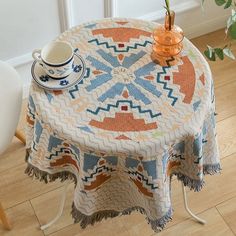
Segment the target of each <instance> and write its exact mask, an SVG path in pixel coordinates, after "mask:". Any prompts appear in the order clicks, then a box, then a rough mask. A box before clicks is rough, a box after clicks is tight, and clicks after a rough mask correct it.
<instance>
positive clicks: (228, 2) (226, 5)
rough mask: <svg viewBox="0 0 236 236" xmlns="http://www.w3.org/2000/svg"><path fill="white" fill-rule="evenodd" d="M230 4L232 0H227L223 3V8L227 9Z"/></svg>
mask: <svg viewBox="0 0 236 236" xmlns="http://www.w3.org/2000/svg"><path fill="white" fill-rule="evenodd" d="M231 5H232V0H228V1H227V2H226V4H225V7H224V9H227V8H229V7H231Z"/></svg>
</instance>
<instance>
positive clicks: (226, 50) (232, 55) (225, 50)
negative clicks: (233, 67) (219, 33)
mask: <svg viewBox="0 0 236 236" xmlns="http://www.w3.org/2000/svg"><path fill="white" fill-rule="evenodd" d="M223 52H224V54H225V56H227V57H229V58H231V59H233V60H235V56H234V54H233V52H232V51H231V50H230V48H225V49H223Z"/></svg>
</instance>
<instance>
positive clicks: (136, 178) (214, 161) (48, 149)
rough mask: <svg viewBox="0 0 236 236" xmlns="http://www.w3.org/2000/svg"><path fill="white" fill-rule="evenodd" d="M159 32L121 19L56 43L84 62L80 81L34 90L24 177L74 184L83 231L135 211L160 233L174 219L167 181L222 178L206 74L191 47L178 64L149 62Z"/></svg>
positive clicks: (197, 185)
mask: <svg viewBox="0 0 236 236" xmlns="http://www.w3.org/2000/svg"><path fill="white" fill-rule="evenodd" d="M155 27H156V24H155V23H153V22H146V21H141V20H133V19H118V18H116V19H115V18H114V19H104V20H100V21H95V22H90V23H86V24H83V25H81V26H78V27H75V28H73V29H71V30H69V31H67V32H65V33H64V34H62V35H61V36H60V37H59V38H58V39H56V40H59V41H60V40H62V41H67V42H69V43H70V44H71V45H72V46H73V47H74V48H75V51H76V53H79V54H80V55H81V56H82V57H83V58H84V60H85V63H86V73H85V76H84V79H83V80H82V81H81V82H79V83H78V84H76V85H75V86H73V87H71V88H70V89H68V90H63V91H46V90H43V89H42V88H40V87H38V86H37V85H36V84H35V83H33V82H32V85H31V90H30V96H29V103H28V104H29V105H28V115H27V155H26V160H27V163H28V167H27V169H26V172H27V173H28V174H29V175H30V176H35V177H36V178H39V179H40V180H44V181H45V182H48V181H53V180H55V179H57V178H60V179H61V180H66V179H68V178H73V179H74V180H75V183H76V187H75V192H74V202H73V206H72V216H73V217H74V219H75V222H80V224H81V226H82V227H86V226H87V225H88V224H93V223H95V222H96V221H100V220H102V219H103V218H107V217H115V216H118V215H122V214H123V215H124V214H130V213H131V212H132V211H134V210H138V211H140V212H141V213H143V214H145V215H146V218H147V221H148V222H149V223H150V224H151V227H152V229H153V230H154V231H159V230H161V229H162V228H163V227H164V225H165V224H166V222H168V221H169V220H170V219H171V216H172V206H171V199H170V194H171V192H170V185H171V177H172V176H173V175H176V176H177V178H178V179H179V180H181V181H182V182H183V183H184V184H185V185H186V186H189V187H190V189H193V190H195V191H199V190H200V189H201V188H202V186H203V184H204V180H203V178H204V174H214V173H216V172H219V171H220V164H219V154H218V148H217V142H216V133H215V105H214V91H213V81H212V76H211V71H210V69H209V66H208V64H207V62H206V61H205V59H204V57H203V56H202V55H201V54H200V52H199V51H198V50H197V49H196V48H195V47H194V46H193V45H192V43H190V42H189V41H188V40H187V39H184V41H183V45H184V48H183V51H182V52H181V58H180V59H179V60H178V63H177V64H176V63H174V61H173V60H174V58H169V59H168V60H166V61H164V62H163V61H162V63H165V66H160V65H158V64H156V63H153V61H152V60H151V57H150V55H151V52H152V31H153V29H154V28H155ZM174 64H175V65H174ZM76 69H77V70H79V69H80V68H76Z"/></svg>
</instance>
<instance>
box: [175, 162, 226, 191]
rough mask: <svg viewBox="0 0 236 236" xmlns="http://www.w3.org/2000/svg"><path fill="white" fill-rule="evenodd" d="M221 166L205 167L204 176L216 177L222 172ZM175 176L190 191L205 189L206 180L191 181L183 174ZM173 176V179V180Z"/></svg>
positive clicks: (208, 165) (209, 165)
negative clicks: (215, 175)
mask: <svg viewBox="0 0 236 236" xmlns="http://www.w3.org/2000/svg"><path fill="white" fill-rule="evenodd" d="M221 170H222V169H221V166H220V164H219V163H218V164H213V165H211V164H207V165H203V174H204V175H207V174H209V175H214V174H218V173H220V172H221ZM173 175H175V176H176V177H177V179H178V180H180V181H181V182H182V183H183V184H184V186H185V187H189V189H190V190H194V191H195V192H199V191H201V189H202V188H203V187H204V185H205V182H204V180H197V179H191V178H189V177H188V176H186V175H184V174H181V173H173V174H172V176H173ZM172 176H171V178H172Z"/></svg>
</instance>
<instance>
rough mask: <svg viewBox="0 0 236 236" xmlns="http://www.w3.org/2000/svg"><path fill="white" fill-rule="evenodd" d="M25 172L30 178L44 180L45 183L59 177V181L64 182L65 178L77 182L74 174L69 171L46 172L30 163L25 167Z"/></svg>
mask: <svg viewBox="0 0 236 236" xmlns="http://www.w3.org/2000/svg"><path fill="white" fill-rule="evenodd" d="M25 173H26V174H27V175H28V176H30V177H32V178H36V179H38V180H39V181H43V182H45V183H46V184H47V183H48V182H53V181H55V180H57V179H60V181H61V182H64V181H66V180H72V181H73V182H74V183H75V184H76V183H77V179H76V177H75V175H74V174H72V173H71V172H69V171H63V172H59V173H54V174H49V173H48V172H46V171H43V170H40V169H38V168H37V167H35V166H33V165H31V164H30V163H28V166H27V167H26V169H25Z"/></svg>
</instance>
